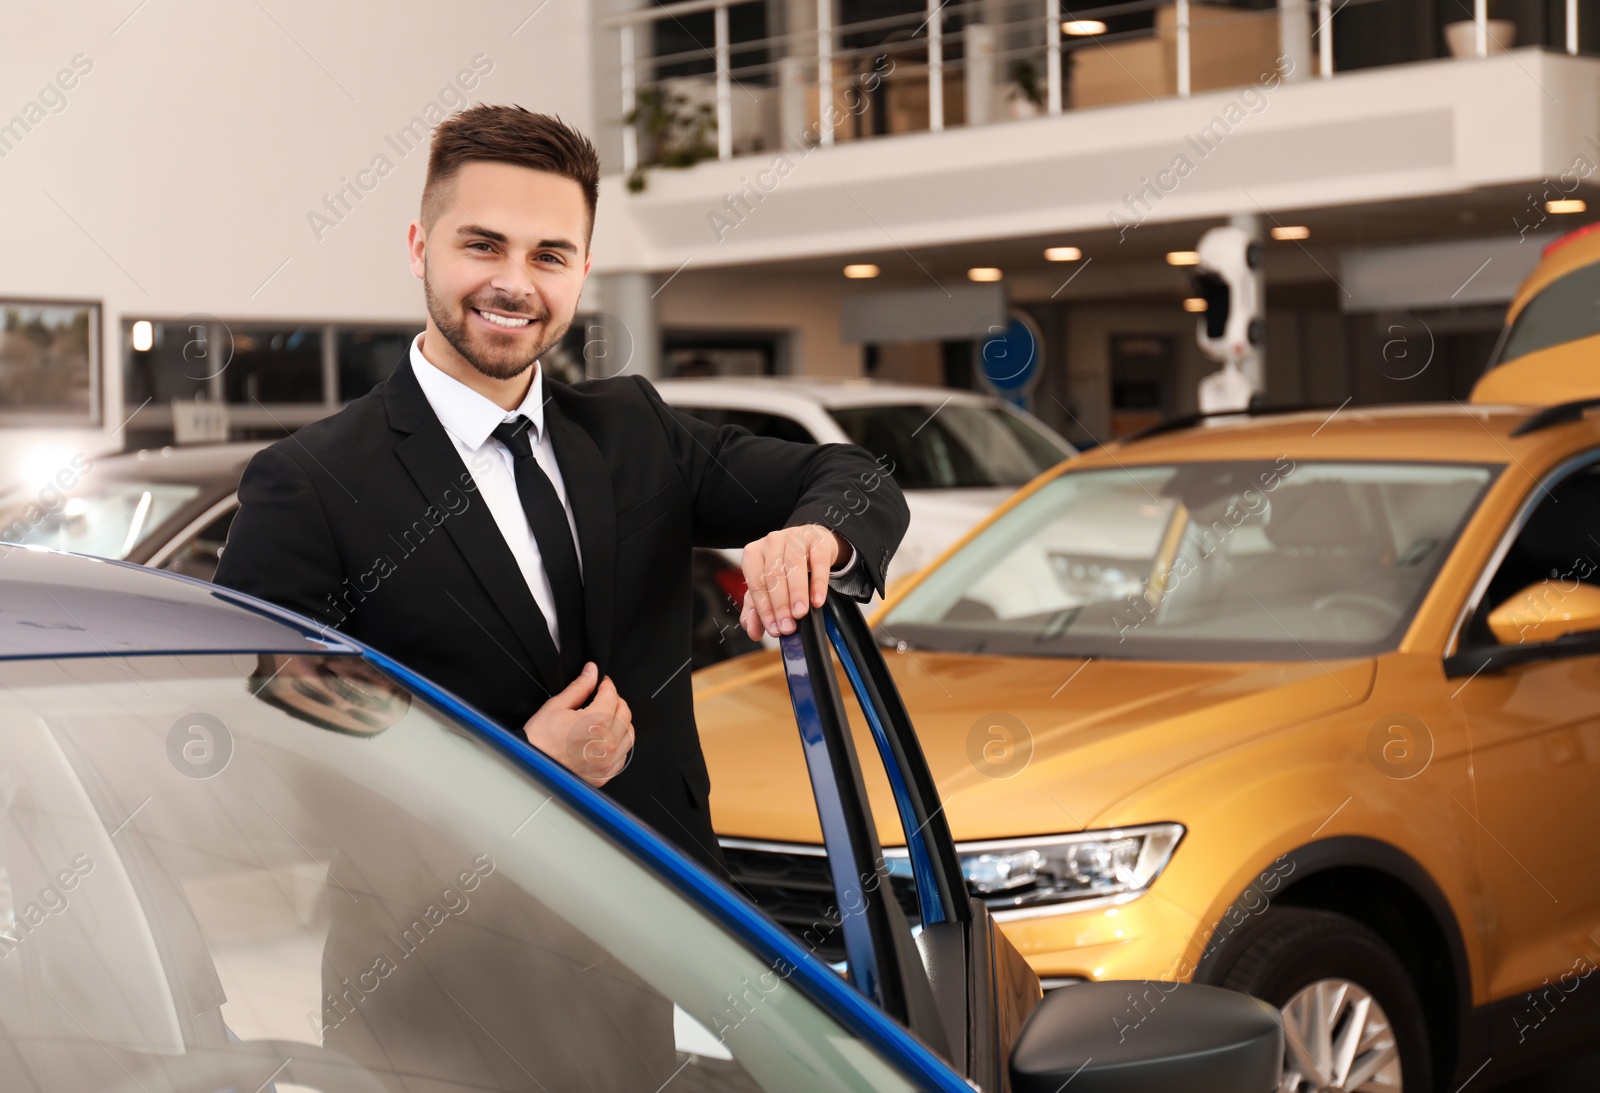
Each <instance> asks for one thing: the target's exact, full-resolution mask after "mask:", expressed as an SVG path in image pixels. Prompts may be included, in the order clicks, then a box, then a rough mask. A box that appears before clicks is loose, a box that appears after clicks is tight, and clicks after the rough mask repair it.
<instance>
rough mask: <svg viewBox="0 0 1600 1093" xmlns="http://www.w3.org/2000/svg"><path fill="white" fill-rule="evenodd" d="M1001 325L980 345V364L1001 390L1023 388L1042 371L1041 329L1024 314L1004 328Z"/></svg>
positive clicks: (991, 383) (985, 375) (987, 379)
mask: <svg viewBox="0 0 1600 1093" xmlns="http://www.w3.org/2000/svg"><path fill="white" fill-rule="evenodd" d="M998 326H999V324H998V323H997V324H995V327H991V328H990V329H991V330H992V331H994V332H993V333H991V334H990V335H989V337H988V338H986V339H985V340H984V342H983V343H982V345H981V346H980V347H979V349H978V365H979V367H980V368H981V369H982V370H983V378H984V379H985V380H986V381H988V383H989V385H990V386H991V387H993V388H995V389H996V390H997V391H1007V392H1009V391H1020V390H1022V389H1023V388H1024V387H1027V386H1028V385H1029V384H1030V383H1032V382H1033V378H1034V377H1035V376H1036V375H1038V372H1039V332H1038V330H1037V329H1036V328H1035V327H1034V325H1033V323H1032V322H1031V321H1030V320H1029V319H1027V318H1026V317H1025V316H1022V315H1012V316H1011V318H1010V321H1008V322H1007V323H1006V325H1005V328H1004V329H996V328H997V327H998Z"/></svg>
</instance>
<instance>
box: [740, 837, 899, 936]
mask: <svg viewBox="0 0 1600 1093" xmlns="http://www.w3.org/2000/svg"><path fill="white" fill-rule="evenodd" d="M722 856H723V858H724V859H726V861H727V863H728V871H729V872H730V873H732V874H733V880H734V884H735V885H736V886H737V887H738V888H739V890H740V891H742V892H743V893H744V894H745V895H746V896H748V897H749V898H750V899H751V900H752V901H753V902H754V903H755V904H756V906H758V907H760V908H761V909H762V910H763V911H765V912H766V913H767V914H768V915H769V916H770V917H771V918H773V919H774V920H776V921H777V922H778V924H779V925H781V926H782V927H783V928H784V929H786V930H788V931H789V933H791V934H792V935H794V937H795V939H796V940H798V941H799V942H800V944H801V946H802V947H804V948H805V949H807V950H809V951H810V952H812V953H814V954H816V955H817V956H819V957H821V958H822V959H823V960H825V961H827V962H828V963H830V964H837V963H839V962H840V961H842V960H843V959H844V936H843V934H842V933H841V932H840V930H839V916H838V913H837V909H836V905H835V902H834V898H833V870H832V869H831V868H830V867H829V865H828V859H827V857H826V856H825V855H823V853H822V848H821V847H816V848H814V849H813V848H812V847H796V848H795V849H794V850H785V849H782V848H781V846H779V845H778V844H762V845H761V847H760V848H757V847H756V846H753V845H751V844H748V843H744V842H743V841H742V840H738V839H727V840H724V841H723V843H722ZM890 884H891V885H892V887H893V889H894V895H895V899H896V900H898V901H899V903H900V909H901V910H902V911H904V912H905V914H906V918H907V920H908V921H910V922H911V923H912V924H913V925H915V924H917V923H919V922H921V921H922V913H921V911H920V910H919V909H918V907H917V887H916V882H915V881H913V880H912V879H911V878H910V877H891V878H890ZM830 912H832V914H830Z"/></svg>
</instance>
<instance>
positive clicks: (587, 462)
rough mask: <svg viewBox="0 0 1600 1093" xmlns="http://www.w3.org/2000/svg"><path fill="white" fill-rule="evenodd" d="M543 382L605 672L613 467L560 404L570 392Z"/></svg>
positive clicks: (593, 649)
mask: <svg viewBox="0 0 1600 1093" xmlns="http://www.w3.org/2000/svg"><path fill="white" fill-rule="evenodd" d="M544 382H545V384H546V386H548V387H549V389H550V394H549V396H548V398H547V399H546V401H545V406H544V415H545V428H546V429H548V430H549V431H550V442H551V444H552V445H553V446H554V447H555V453H556V463H557V465H559V466H560V467H561V480H562V483H563V484H564V485H565V486H566V490H567V503H568V504H570V505H571V506H572V518H573V521H574V522H575V523H576V524H577V525H578V553H579V555H580V556H581V557H582V559H583V604H584V607H583V621H584V626H585V628H586V629H587V630H588V632H589V652H590V654H591V655H592V656H593V659H594V660H595V662H596V664H598V665H599V668H600V672H601V674H602V675H604V674H605V672H606V669H607V664H608V662H609V660H610V657H611V614H612V606H613V603H614V596H613V585H614V582H615V568H616V554H617V549H616V548H617V512H616V506H615V504H614V502H613V500H612V495H611V471H610V468H608V467H607V466H606V461H605V459H604V458H603V457H602V456H601V455H600V449H599V448H598V447H597V446H596V445H595V442H594V440H593V438H591V437H590V436H589V434H588V433H587V432H585V431H584V430H583V429H582V427H580V426H579V425H577V424H576V423H574V422H573V421H572V419H571V418H569V417H568V416H567V414H566V413H565V412H564V411H563V409H562V406H561V404H562V403H563V402H565V401H566V400H567V399H569V398H570V397H571V390H570V388H568V387H567V386H566V385H565V384H562V383H556V382H554V381H552V380H551V379H550V378H549V377H548V376H546V377H545V379H544ZM547 636H548V635H547Z"/></svg>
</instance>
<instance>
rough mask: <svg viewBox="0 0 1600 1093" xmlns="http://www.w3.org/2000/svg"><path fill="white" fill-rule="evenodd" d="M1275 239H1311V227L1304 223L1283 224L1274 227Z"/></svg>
mask: <svg viewBox="0 0 1600 1093" xmlns="http://www.w3.org/2000/svg"><path fill="white" fill-rule="evenodd" d="M1272 238H1274V239H1310V238H1311V229H1310V228H1308V227H1306V226H1305V225H1303V224H1283V225H1280V226H1278V227H1276V228H1273V229H1272Z"/></svg>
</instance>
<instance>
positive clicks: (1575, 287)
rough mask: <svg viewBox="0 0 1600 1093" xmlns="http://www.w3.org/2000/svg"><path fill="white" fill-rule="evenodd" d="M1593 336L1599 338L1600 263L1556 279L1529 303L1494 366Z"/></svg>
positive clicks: (1513, 324) (1514, 324) (1517, 319)
mask: <svg viewBox="0 0 1600 1093" xmlns="http://www.w3.org/2000/svg"><path fill="white" fill-rule="evenodd" d="M1593 334H1600V262H1596V263H1594V264H1593V265H1588V266H1583V267H1581V268H1579V269H1575V270H1573V271H1572V272H1571V273H1569V274H1567V275H1566V276H1564V277H1559V278H1557V279H1556V280H1554V281H1552V282H1551V283H1550V284H1548V285H1546V286H1545V287H1544V288H1543V289H1541V290H1540V292H1539V294H1538V295H1537V296H1535V297H1534V298H1533V299H1531V300H1529V301H1528V303H1527V304H1526V305H1525V306H1524V307H1523V309H1522V310H1521V311H1520V312H1518V313H1517V318H1516V321H1515V322H1513V323H1512V324H1511V332H1510V333H1509V334H1507V335H1506V341H1505V347H1504V348H1503V349H1502V350H1501V352H1500V356H1499V359H1498V360H1496V361H1495V365H1496V366H1497V367H1498V366H1499V365H1502V364H1506V363H1509V362H1510V361H1514V360H1516V359H1517V358H1518V357H1525V356H1527V355H1528V354H1529V353H1536V352H1538V351H1539V350H1541V349H1548V348H1550V347H1551V346H1552V345H1560V344H1561V343H1563V342H1571V341H1577V340H1578V339H1579V338H1587V337H1589V336H1590V335H1593Z"/></svg>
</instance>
